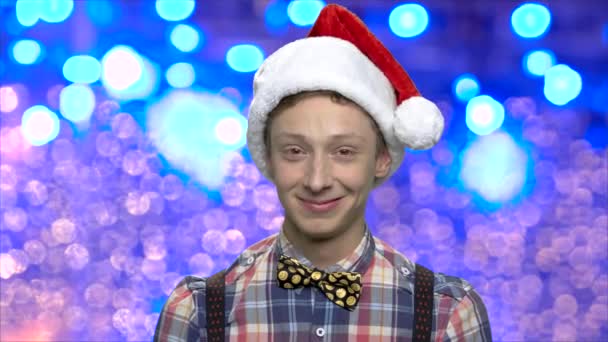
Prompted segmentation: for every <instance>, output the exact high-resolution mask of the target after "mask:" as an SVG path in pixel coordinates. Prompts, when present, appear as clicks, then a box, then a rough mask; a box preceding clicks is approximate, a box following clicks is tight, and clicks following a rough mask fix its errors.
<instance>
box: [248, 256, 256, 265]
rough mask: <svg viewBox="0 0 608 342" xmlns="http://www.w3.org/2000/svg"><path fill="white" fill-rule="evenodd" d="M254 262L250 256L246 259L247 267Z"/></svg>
mask: <svg viewBox="0 0 608 342" xmlns="http://www.w3.org/2000/svg"><path fill="white" fill-rule="evenodd" d="M254 260H255V258H254V257H253V256H250V257H249V258H247V265H251V264H253V261H254Z"/></svg>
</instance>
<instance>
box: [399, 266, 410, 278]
mask: <svg viewBox="0 0 608 342" xmlns="http://www.w3.org/2000/svg"><path fill="white" fill-rule="evenodd" d="M401 273H403V275H404V276H406V277H407V276H408V275H410V270H408V269H407V267H405V266H401Z"/></svg>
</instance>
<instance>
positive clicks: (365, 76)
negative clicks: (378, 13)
mask: <svg viewBox="0 0 608 342" xmlns="http://www.w3.org/2000/svg"><path fill="white" fill-rule="evenodd" d="M315 90H331V91H336V92H338V93H340V94H341V95H343V96H345V97H346V98H348V99H350V100H352V101H354V102H355V103H357V104H358V105H359V106H361V107H362V108H363V109H365V110H366V111H367V112H368V113H369V114H370V115H371V117H372V118H373V119H374V120H375V121H376V123H377V125H378V127H379V129H380V131H381V132H382V134H383V136H384V140H385V142H386V144H387V147H388V150H389V153H390V155H391V157H392V161H393V163H392V166H391V171H390V174H392V173H394V172H395V171H396V170H397V169H398V168H399V166H400V164H401V162H402V161H403V156H404V154H405V147H407V148H410V149H414V150H424V149H429V148H431V147H432V146H434V145H435V144H436V143H437V141H438V140H439V138H440V137H441V134H442V132H443V126H444V120H443V116H442V115H441V112H440V111H439V109H438V108H437V106H436V105H435V104H434V103H432V102H431V101H429V100H427V99H425V98H424V97H422V96H421V95H420V93H419V92H418V89H416V86H415V85H414V82H412V80H411V79H410V77H409V75H408V74H407V72H406V71H405V70H404V69H403V68H402V67H401V65H400V64H399V62H397V61H396V60H395V58H394V57H393V55H392V54H391V53H390V52H389V51H388V49H387V48H386V47H385V46H384V45H383V44H382V43H381V42H380V41H379V40H378V39H377V38H376V37H375V36H374V35H373V34H372V33H371V32H370V31H369V30H368V28H367V27H366V26H365V24H364V23H363V22H362V21H361V20H360V19H359V18H358V17H357V16H355V15H354V14H353V13H351V12H349V11H348V10H347V9H345V8H344V7H341V6H338V5H334V4H331V5H327V6H325V7H324V8H323V10H322V11H321V13H320V14H319V17H318V18H317V21H316V22H315V24H314V26H313V27H312V29H311V31H310V33H309V35H308V37H306V38H303V39H299V40H296V41H294V42H291V43H289V44H287V45H285V46H283V47H282V48H280V49H279V50H277V51H276V52H275V53H273V54H272V55H270V56H269V57H268V58H267V59H266V60H265V61H264V63H262V65H261V66H260V68H259V69H258V70H257V72H256V74H255V76H254V81H253V101H252V102H251V106H250V109H249V119H248V120H249V125H248V129H247V145H248V147H249V151H250V153H251V156H252V159H253V161H254V162H255V164H256V165H257V167H258V168H259V169H260V171H261V172H262V174H263V175H264V176H266V177H268V170H267V165H266V161H265V154H266V147H265V142H264V127H265V125H266V121H267V118H268V114H269V113H270V112H271V111H272V110H273V109H274V108H275V107H276V106H277V105H278V103H279V102H280V101H281V99H283V98H284V97H286V96H289V95H294V94H297V93H301V92H305V91H315ZM390 174H389V175H390Z"/></svg>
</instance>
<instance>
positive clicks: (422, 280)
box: [412, 264, 435, 342]
mask: <svg viewBox="0 0 608 342" xmlns="http://www.w3.org/2000/svg"><path fill="white" fill-rule="evenodd" d="M434 280H435V277H434V276H433V271H431V270H429V269H428V268H426V267H424V266H422V265H419V264H416V280H415V282H414V327H413V330H412V340H413V341H415V342H428V341H431V331H432V330H433V297H434V296H433V293H434V285H435V281H434Z"/></svg>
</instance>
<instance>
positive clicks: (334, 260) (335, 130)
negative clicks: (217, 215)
mask: <svg viewBox="0 0 608 342" xmlns="http://www.w3.org/2000/svg"><path fill="white" fill-rule="evenodd" d="M442 130H443V118H442V116H441V113H440V112H439V110H438V109H437V107H436V106H435V105H434V104H433V103H431V102H430V101H428V100H426V99H424V98H422V97H421V96H420V94H419V93H418V91H417V90H416V88H415V86H414V84H413V83H412V81H411V80H410V79H409V76H408V75H407V73H406V72H405V71H404V70H403V69H402V68H401V66H400V65H399V64H398V63H397V62H396V60H395V59H394V58H393V57H392V55H391V54H390V53H389V52H388V50H386V48H385V47H384V46H383V45H382V44H381V43H380V42H379V41H378V40H377V39H376V38H375V37H374V36H373V35H372V34H371V33H370V32H369V31H368V30H367V28H366V27H365V25H364V24H363V23H362V22H361V21H360V20H359V19H358V18H357V17H356V16H354V14H352V13H350V12H349V11H347V10H346V9H344V8H342V7H340V6H337V5H328V6H326V7H325V8H324V9H323V11H322V12H321V13H320V15H319V18H318V19H317V22H316V23H315V25H314V26H313V28H312V30H311V32H310V34H309V37H307V38H305V39H301V40H298V41H295V42H292V43H290V44H287V45H286V46H284V47H282V48H281V49H279V50H278V51H277V52H275V53H274V54H273V55H271V56H269V57H268V59H266V61H265V62H264V63H263V64H262V66H261V67H260V69H259V70H258V71H257V73H256V75H255V79H254V99H253V102H252V104H251V108H250V113H249V127H248V131H247V139H248V147H249V149H250V151H251V155H252V158H253V160H254V162H255V163H256V165H257V166H258V168H259V169H260V171H261V172H262V173H263V174H264V175H265V176H266V177H267V178H268V179H270V180H271V181H272V182H273V183H274V184H275V186H276V188H277V192H278V195H279V199H280V202H281V204H282V205H283V207H284V209H285V219H284V222H283V225H282V228H281V231H280V232H279V233H278V234H275V235H273V236H270V237H268V238H266V239H264V240H262V241H260V242H257V243H256V244H254V245H253V246H251V247H249V248H248V249H246V250H245V251H244V252H243V253H242V254H241V256H239V258H238V259H237V260H236V261H235V263H234V264H233V265H232V266H230V267H229V268H228V269H227V270H225V271H222V272H219V273H218V274H216V275H214V276H212V277H211V278H209V279H202V278H196V277H186V278H185V279H184V280H183V281H182V282H181V283H180V284H179V285H178V286H177V288H176V289H175V290H174V292H173V293H172V294H171V296H170V297H169V299H168V301H167V303H166V305H165V307H164V308H163V312H162V313H161V316H160V318H159V322H158V325H157V328H156V334H155V341H199V340H209V341H221V340H223V339H224V338H227V339H230V340H239V341H240V340H243V341H245V340H247V341H304V340H310V339H315V340H327V341H351V340H352V341H355V340H356V341H385V340H386V341H393V340H404V341H410V340H415V341H428V340H434V341H490V340H491V333H490V326H489V321H488V317H487V313H486V310H485V307H484V304H483V302H482V301H481V299H480V297H479V296H478V295H477V293H476V292H475V291H474V290H473V289H472V288H471V286H470V285H469V284H468V283H467V282H466V281H464V280H462V279H459V278H455V277H449V276H445V275H442V274H433V273H432V272H430V271H429V270H427V269H425V268H424V267H423V266H420V265H415V264H413V263H412V262H411V261H409V260H408V259H407V258H406V257H405V256H403V255H401V254H400V253H399V252H397V251H396V250H394V249H393V248H391V247H390V245H388V244H387V243H386V242H384V241H381V240H379V239H377V238H375V237H373V236H372V235H371V233H370V230H369V229H368V227H367V225H366V223H365V219H364V212H365V206H366V202H367V198H368V195H369V193H370V191H371V190H372V189H373V188H375V187H377V186H378V185H380V184H381V183H382V182H383V181H384V180H386V179H387V178H388V177H389V176H390V175H391V174H392V173H393V172H395V171H396V170H397V168H398V167H399V165H400V163H401V161H402V159H403V155H404V148H405V147H409V148H413V149H427V148H430V147H432V146H433V145H434V144H435V143H436V142H437V140H439V137H440V135H441V133H442Z"/></svg>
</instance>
